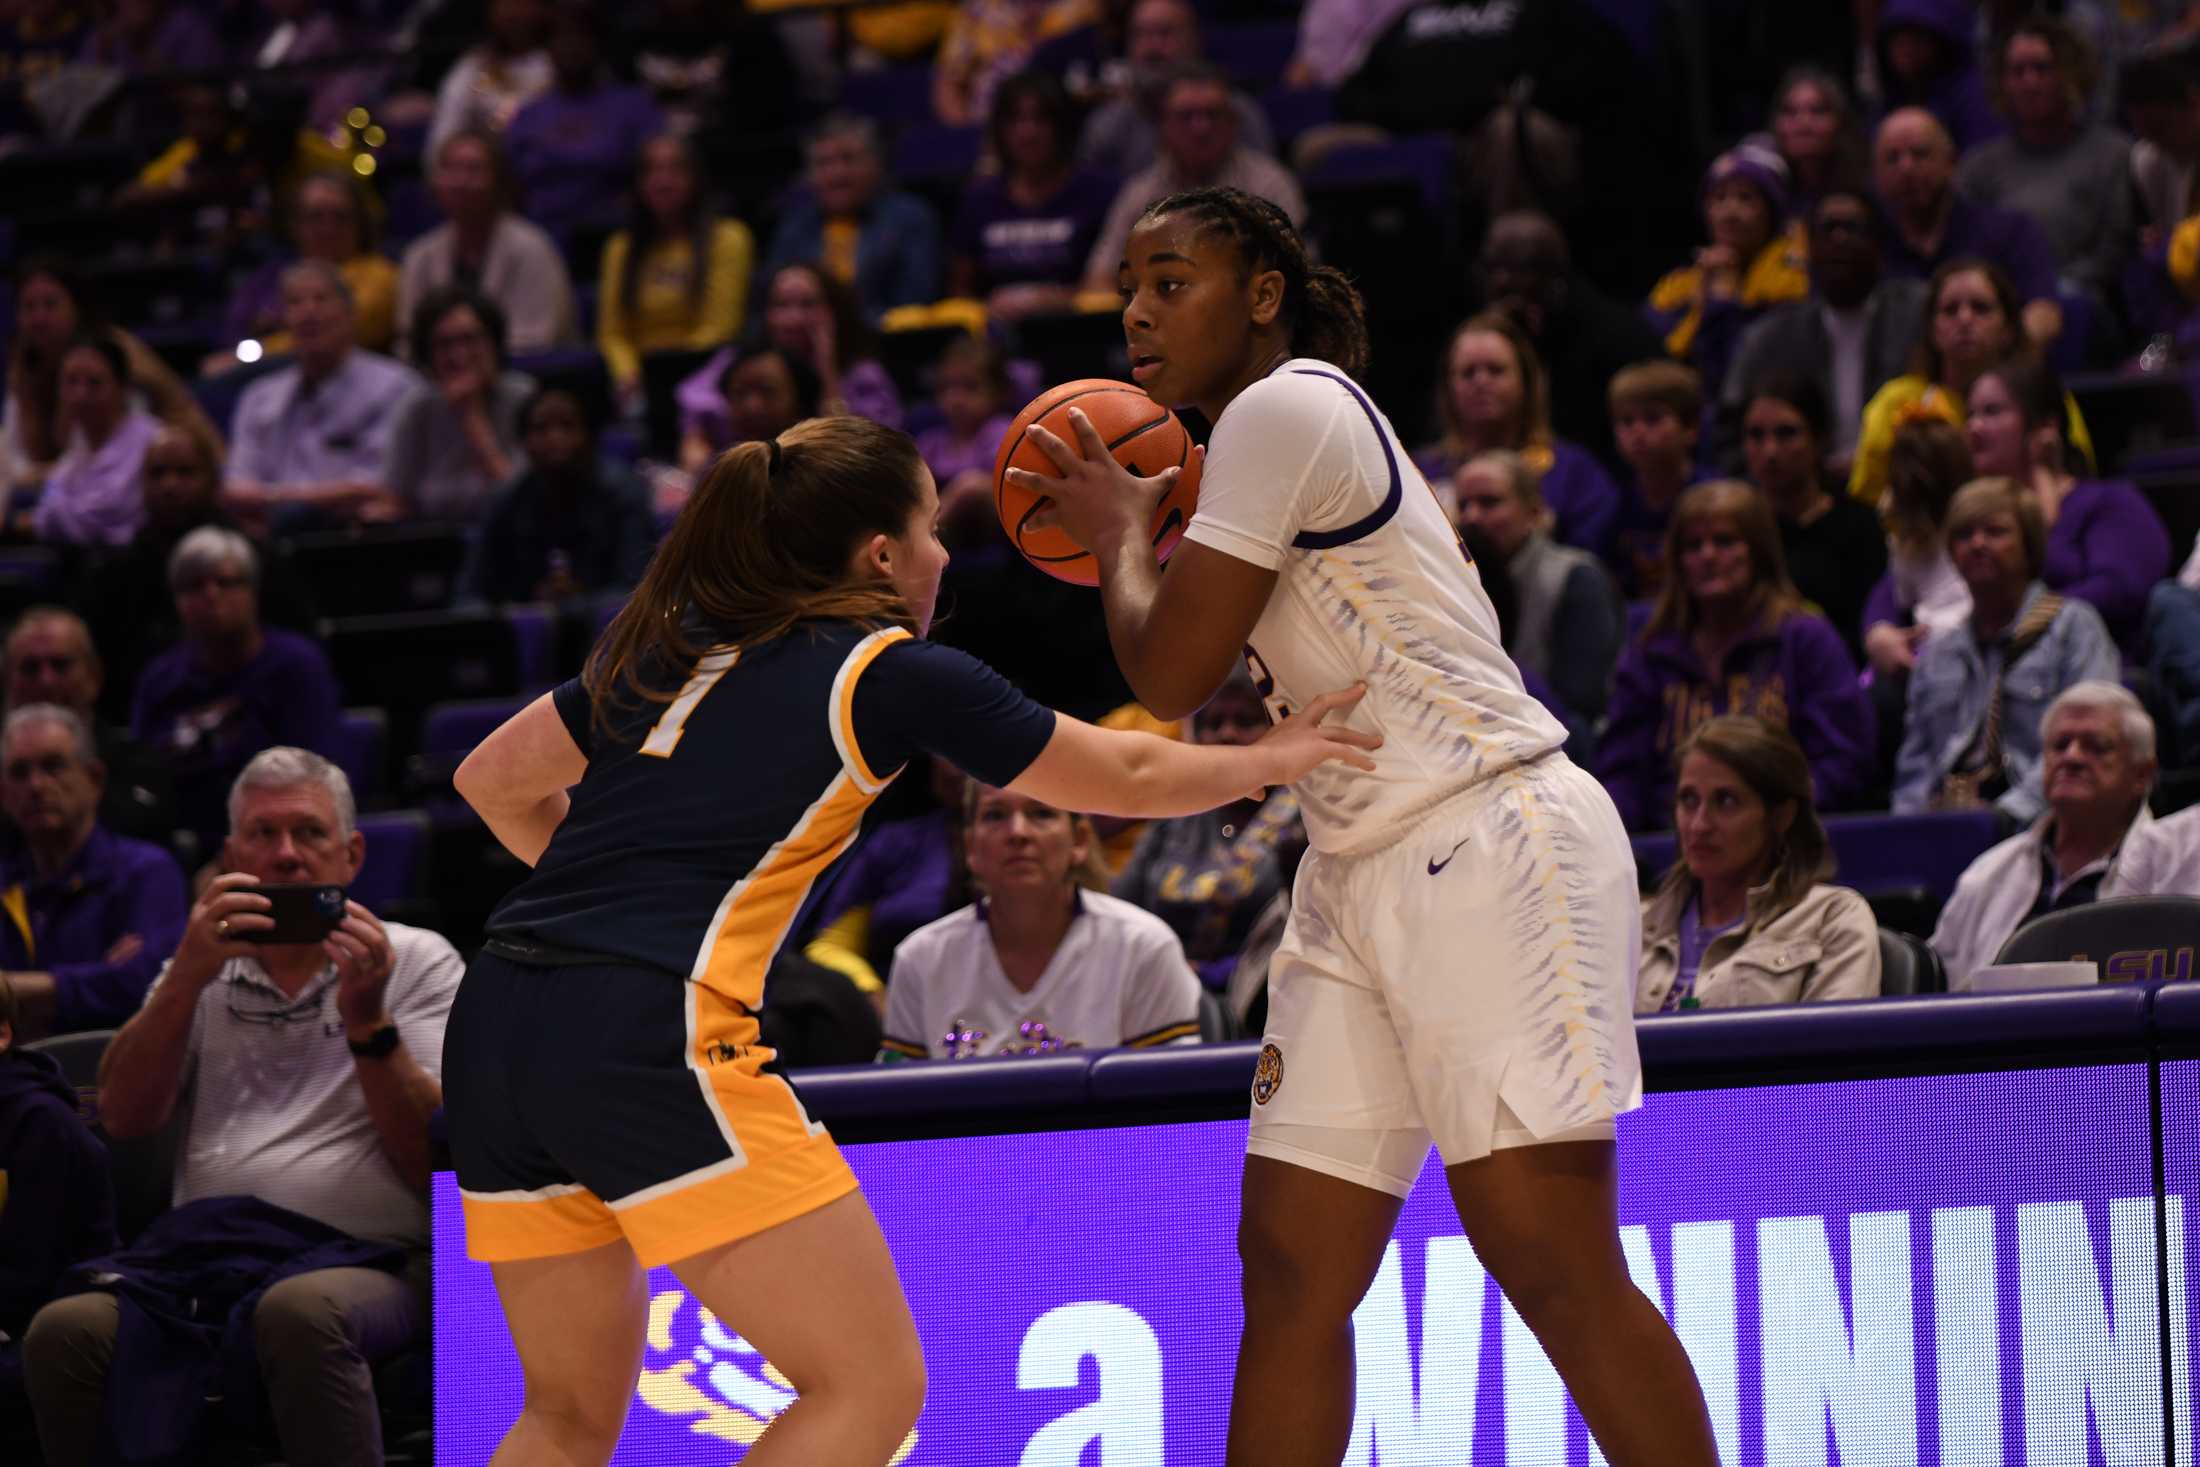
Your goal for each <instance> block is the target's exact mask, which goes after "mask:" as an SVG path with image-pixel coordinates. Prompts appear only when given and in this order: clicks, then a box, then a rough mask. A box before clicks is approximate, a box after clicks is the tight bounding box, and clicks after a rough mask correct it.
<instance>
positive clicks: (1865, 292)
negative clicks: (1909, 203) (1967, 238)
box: [1719, 183, 1927, 477]
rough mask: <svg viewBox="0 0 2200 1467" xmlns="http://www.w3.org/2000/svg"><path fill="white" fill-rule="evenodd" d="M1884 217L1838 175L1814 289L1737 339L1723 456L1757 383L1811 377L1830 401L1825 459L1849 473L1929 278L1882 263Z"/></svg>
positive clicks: (1822, 212)
mask: <svg viewBox="0 0 2200 1467" xmlns="http://www.w3.org/2000/svg"><path fill="white" fill-rule="evenodd" d="M1880 227H1881V226H1880V222H1879V215H1878V212H1877V211H1876V210H1875V209H1873V207H1872V204H1871V200H1870V199H1869V198H1867V197H1866V196H1865V195H1864V194H1863V193H1862V192H1860V191H1858V190H1855V189H1852V188H1850V187H1848V186H1847V185H1845V184H1839V183H1836V184H1833V185H1831V186H1829V187H1828V188H1827V190H1826V191H1825V193H1824V194H1823V195H1822V196H1821V197H1820V198H1819V200H1818V203H1817V206H1816V207H1815V208H1813V209H1812V211H1811V213H1810V251H1809V253H1810V285H1811V293H1810V298H1809V299H1807V300H1800V301H1795V302H1792V303H1790V304H1788V305H1784V306H1775V307H1773V308H1772V309H1771V310H1769V311H1767V312H1765V314H1764V318H1763V319H1762V320H1760V321H1758V322H1757V323H1756V324H1755V325H1753V326H1751V327H1750V328H1749V330H1748V331H1747V332H1746V333H1745V334H1744V335H1743V337H1742V339H1741V343H1740V344H1739V345H1738V346H1737V347H1736V348H1735V352H1734V363H1733V365H1732V366H1731V367H1730V368H1728V370H1727V374H1726V381H1725V383H1724V384H1723V386H1722V388H1721V391H1720V425H1721V430H1722V431H1721V433H1720V435H1719V436H1720V438H1721V440H1722V441H1721V444H1720V447H1721V449H1722V454H1721V456H1722V457H1723V456H1724V453H1723V450H1724V449H1725V448H1726V446H1727V445H1730V444H1733V443H1735V442H1738V440H1739V438H1740V435H1741V416H1742V408H1743V406H1744V405H1745V404H1744V399H1745V398H1746V397H1747V395H1748V393H1749V389H1750V387H1751V386H1752V385H1753V384H1755V383H1758V382H1763V381H1766V380H1768V379H1769V378H1772V377H1775V376H1780V377H1808V378H1810V379H1811V380H1813V381H1815V382H1816V383H1817V384H1818V389H1819V391H1820V392H1821V393H1822V394H1823V395H1824V396H1825V399H1826V401H1827V403H1828V404H1829V405H1830V406H1831V409H1832V416H1831V431H1830V432H1829V433H1828V434H1827V441H1826V445H1825V446H1826V448H1827V450H1828V453H1829V455H1830V458H1829V463H1828V467H1829V468H1831V469H1832V470H1833V471H1834V472H1835V473H1836V474H1838V475H1841V476H1844V477H1845V476H1846V475H1847V473H1848V467H1849V464H1850V461H1851V460H1852V459H1853V457H1854V456H1855V453H1856V440H1857V433H1858V429H1859V428H1860V426H1861V424H1862V422H1863V418H1864V405H1865V404H1866V403H1868V402H1870V401H1871V400H1872V397H1873V396H1874V395H1875V394H1876V393H1877V392H1878V391H1879V389H1880V388H1882V387H1884V386H1886V385H1887V383H1888V382H1890V381H1892V380H1893V379H1894V378H1896V377H1899V376H1901V375H1902V374H1903V373H1904V372H1905V371H1907V370H1908V369H1909V361H1910V357H1911V354H1912V353H1913V352H1915V351H1916V349H1917V341H1918V337H1919V336H1920V335H1921V334H1922V333H1923V330H1924V325H1925V301H1926V296H1927V291H1926V288H1925V282H1924V281H1922V280H1909V279H1889V278H1887V277H1886V276H1885V275H1884V274H1882V273H1881V270H1880V260H1879V244H1880Z"/></svg>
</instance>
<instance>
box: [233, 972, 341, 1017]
mask: <svg viewBox="0 0 2200 1467" xmlns="http://www.w3.org/2000/svg"><path fill="white" fill-rule="evenodd" d="M335 982H336V974H335V972H334V971H333V970H332V971H331V972H330V973H329V974H328V976H326V977H324V978H323V979H322V980H321V981H320V982H318V983H316V984H314V985H313V986H312V987H311V988H309V989H307V990H306V991H305V992H304V993H301V994H299V995H298V996H297V997H296V998H292V999H284V1000H282V1001H281V1002H276V1003H271V1002H269V1001H268V1000H267V999H266V998H264V997H260V996H258V995H256V994H255V993H254V992H252V990H253V989H255V988H258V987H259V986H260V985H258V984H255V983H253V982H252V980H251V979H250V978H249V977H248V976H247V975H246V974H243V973H232V974H230V975H229V981H228V982H227V983H226V984H224V985H223V988H224V990H225V991H224V993H223V995H222V997H223V998H224V999H225V1000H226V1002H227V1005H228V1008H229V1017H230V1018H232V1019H235V1020H236V1021H237V1022H238V1023H240V1024H260V1025H264V1026H266V1027H268V1028H271V1029H280V1028H282V1027H284V1026H285V1025H288V1024H310V1023H314V1022H316V1021H318V1020H319V1019H320V1017H321V1000H322V998H323V997H324V996H325V995H326V994H327V993H328V991H329V989H330V988H331V987H332V986H334V984H335Z"/></svg>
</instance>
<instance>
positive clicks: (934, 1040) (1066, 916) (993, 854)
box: [879, 782, 1199, 1061]
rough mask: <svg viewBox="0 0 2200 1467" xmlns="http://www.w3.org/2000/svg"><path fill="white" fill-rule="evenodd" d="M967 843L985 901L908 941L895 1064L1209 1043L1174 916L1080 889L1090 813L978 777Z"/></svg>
mask: <svg viewBox="0 0 2200 1467" xmlns="http://www.w3.org/2000/svg"><path fill="white" fill-rule="evenodd" d="M963 849H964V852H965V854H966V855H967V857H968V859H969V862H970V876H971V880H972V881H973V882H975V883H976V884H977V885H978V887H979V888H980V889H981V890H983V891H984V892H985V899H984V900H983V901H980V902H978V903H977V904H975V905H973V906H968V907H965V908H963V909H962V910H961V911H959V912H951V913H949V914H948V915H947V916H945V917H942V918H940V920H939V921H937V922H932V923H928V924H926V925H925V926H923V927H920V928H918V929H917V930H916V931H915V932H912V933H910V934H909V936H908V937H906V938H904V939H902V944H901V946H900V947H899V948H898V949H896V950H895V953H894V967H893V973H892V977H891V979H890V980H889V981H888V983H887V985H886V1039H885V1043H884V1045H883V1047H882V1048H881V1049H880V1050H879V1058H880V1059H881V1060H885V1061H891V1060H903V1059H969V1058H977V1057H980V1056H993V1055H1026V1054H1051V1053H1053V1052H1055V1051H1057V1050H1062V1049H1112V1048H1115V1047H1116V1046H1118V1045H1121V1046H1126V1047H1133V1048H1143V1047H1147V1046H1152V1045H1160V1044H1193V1043H1197V1042H1198V1040H1199V979H1198V978H1197V977H1195V976H1193V973H1192V965H1191V963H1190V961H1189V960H1188V959H1186V958H1185V956H1184V945H1183V944H1182V943H1181V942H1179V941H1178V940H1177V936H1176V933H1175V932H1174V931H1173V930H1171V928H1170V927H1169V924H1168V923H1166V922H1164V921H1162V920H1161V919H1160V918H1159V917H1156V916H1154V915H1153V914H1152V913H1151V912H1147V911H1143V910H1141V909H1139V908H1138V907H1134V906H1132V905H1131V904H1130V903H1129V902H1126V901H1119V900H1117V899H1116V898H1114V897H1112V896H1109V895H1107V894H1106V893H1105V892H1098V891H1086V890H1083V889H1081V887H1080V885H1079V878H1080V876H1081V875H1083V874H1084V873H1085V871H1086V870H1087V865H1088V862H1091V861H1093V860H1094V858H1095V857H1096V854H1097V841H1096V838H1095V837H1094V835H1093V831H1092V825H1091V822H1089V821H1087V820H1086V819H1085V818H1084V817H1083V816H1082V815H1072V814H1070V813H1069V812H1068V811H1066V810H1057V809H1055V808H1054V807H1053V806H1051V805H1043V804H1041V803H1040V802H1039V801H1037V800H1034V799H1031V798H1029V797H1028V796H1024V795H1018V794H1012V793H1010V792H1009V791H1007V790H1002V789H995V788H993V787H991V786H990V785H981V784H977V783H975V782H973V783H972V784H971V786H970V790H969V793H968V795H967V796H966V797H965V802H964V822H963Z"/></svg>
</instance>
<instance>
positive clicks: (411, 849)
mask: <svg viewBox="0 0 2200 1467" xmlns="http://www.w3.org/2000/svg"><path fill="white" fill-rule="evenodd" d="M359 833H360V834H361V835H363V836H365V837H366V838H367V856H366V860H365V861H364V862H362V863H361V865H360V867H359V874H358V876H356V877H355V878H353V880H352V883H351V895H352V900H354V901H356V902H358V903H359V904H360V905H361V906H363V907H365V908H366V909H367V910H368V911H370V912H373V913H374V914H375V915H377V916H380V915H382V914H383V913H384V912H386V911H387V910H388V909H389V907H390V906H391V904H393V903H397V902H406V901H411V900H413V899H415V898H417V897H419V896H420V895H421V893H422V891H423V889H424V888H425V887H426V885H427V882H426V868H427V862H428V834H429V828H428V817H427V816H425V815H423V814H421V813H420V812H419V811H418V810H385V811H383V812H382V813H381V814H379V815H362V816H360V817H359Z"/></svg>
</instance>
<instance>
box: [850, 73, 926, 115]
mask: <svg viewBox="0 0 2200 1467" xmlns="http://www.w3.org/2000/svg"><path fill="white" fill-rule="evenodd" d="M840 105H841V108H842V110H844V111H848V112H853V113H856V114H858V115H859V116H863V117H871V118H876V119H877V120H878V121H880V122H883V123H902V122H929V121H930V120H931V118H932V68H931V66H930V65H929V64H928V63H925V62H921V61H919V62H910V63H907V64H904V65H899V66H882V67H880V68H878V69H877V70H876V71H850V72H849V73H848V74H847V75H846V76H845V77H843V78H842V79H841V83H840Z"/></svg>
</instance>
